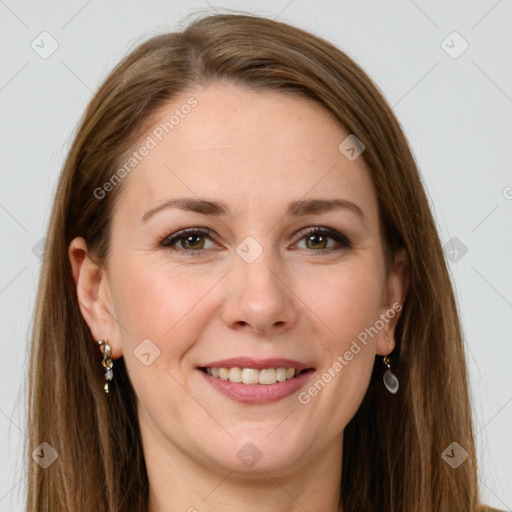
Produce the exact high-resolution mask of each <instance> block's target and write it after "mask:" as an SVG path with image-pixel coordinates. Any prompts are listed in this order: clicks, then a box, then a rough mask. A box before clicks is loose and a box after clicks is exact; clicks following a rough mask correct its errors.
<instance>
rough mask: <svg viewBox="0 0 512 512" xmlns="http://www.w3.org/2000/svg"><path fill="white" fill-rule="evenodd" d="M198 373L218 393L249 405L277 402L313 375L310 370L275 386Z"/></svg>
mask: <svg viewBox="0 0 512 512" xmlns="http://www.w3.org/2000/svg"><path fill="white" fill-rule="evenodd" d="M197 371H198V372H199V373H200V374H201V375H202V376H203V377H204V378H205V379H206V381H207V382H208V383H209V384H211V385H212V386H213V387H214V388H215V389H216V390H217V391H220V392H221V393H223V394H224V395H226V396H228V397H229V398H231V399H233V400H235V401H237V402H241V403H244V404H248V405H260V404H269V403H272V402H277V401H278V400H281V399H282V398H285V397H287V396H288V395H291V394H292V393H293V392H295V391H298V390H299V389H300V388H301V387H302V386H303V385H304V384H305V382H306V381H307V380H308V379H309V377H310V375H311V374H312V373H313V370H312V369H309V370H307V371H304V372H302V373H301V374H300V375H299V376H298V377H294V378H293V379H288V380H285V381H284V382H276V383H275V384H243V383H241V382H231V381H229V380H223V379H221V378H219V377H212V376H211V375H208V374H207V373H206V372H204V371H202V370H200V369H198V370H197Z"/></svg>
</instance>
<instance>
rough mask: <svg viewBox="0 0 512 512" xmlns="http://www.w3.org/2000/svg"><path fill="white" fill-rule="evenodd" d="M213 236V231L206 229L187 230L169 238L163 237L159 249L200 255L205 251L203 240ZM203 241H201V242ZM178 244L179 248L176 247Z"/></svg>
mask: <svg viewBox="0 0 512 512" xmlns="http://www.w3.org/2000/svg"><path fill="white" fill-rule="evenodd" d="M212 236H213V231H211V230H209V229H206V228H188V229H183V230H181V231H178V232H177V233H174V234H173V235H171V236H168V237H165V238H164V239H163V240H161V241H160V246H161V247H169V248H171V249H174V250H176V251H182V252H187V253H189V254H190V255H192V254H194V255H195V254H200V253H201V251H203V250H204V249H207V248H208V247H205V240H204V239H205V238H209V239H210V240H211V237H212ZM201 239H203V240H201ZM176 243H179V244H180V245H181V247H176Z"/></svg>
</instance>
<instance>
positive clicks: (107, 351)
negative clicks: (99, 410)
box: [98, 340, 114, 395]
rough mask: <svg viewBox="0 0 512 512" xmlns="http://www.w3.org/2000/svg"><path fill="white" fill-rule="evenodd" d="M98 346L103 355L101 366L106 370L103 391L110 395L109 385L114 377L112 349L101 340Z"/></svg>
mask: <svg viewBox="0 0 512 512" xmlns="http://www.w3.org/2000/svg"><path fill="white" fill-rule="evenodd" d="M98 345H99V348H100V352H101V353H102V354H103V360H102V361H101V364H102V366H103V368H105V385H104V386H103V389H104V391H105V393H106V394H107V395H108V383H109V381H111V380H112V377H113V376H114V370H112V367H113V366H114V363H113V362H112V357H111V355H112V348H111V346H110V345H109V344H108V341H107V340H99V341H98Z"/></svg>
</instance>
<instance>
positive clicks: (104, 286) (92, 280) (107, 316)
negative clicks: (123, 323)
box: [68, 237, 122, 358]
mask: <svg viewBox="0 0 512 512" xmlns="http://www.w3.org/2000/svg"><path fill="white" fill-rule="evenodd" d="M68 255H69V260H70V262H71V268H72V272H73V279H74V281H75V285H76V294H77V299H78V305H79V307H80V312H81V313H82V316H83V317H84V320H85V321H86V322H87V325H88V326H89V329H90V331H91V334H92V336H93V338H94V340H95V341H98V340H101V339H106V340H108V342H109V344H110V346H111V347H112V358H117V357H120V356H121V355H122V352H121V345H120V337H119V329H118V325H119V324H118V322H117V320H116V316H115V310H114V305H113V303H112V299H111V295H110V287H109V282H108V276H107V271H106V270H105V269H104V268H103V267H100V266H99V265H98V264H97V263H96V262H94V261H93V259H92V257H91V256H90V255H89V252H88V249H87V244H86V242H85V240H84V238H82V237H77V238H74V239H73V240H72V241H71V243H70V244H69V248H68Z"/></svg>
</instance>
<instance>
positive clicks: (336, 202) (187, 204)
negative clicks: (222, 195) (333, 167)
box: [142, 197, 366, 223]
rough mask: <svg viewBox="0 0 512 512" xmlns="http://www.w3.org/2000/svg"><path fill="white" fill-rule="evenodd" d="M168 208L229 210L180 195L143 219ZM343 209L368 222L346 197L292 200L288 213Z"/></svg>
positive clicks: (218, 212)
mask: <svg viewBox="0 0 512 512" xmlns="http://www.w3.org/2000/svg"><path fill="white" fill-rule="evenodd" d="M168 208H177V209H180V210H185V211H189V212H195V213H200V214H203V215H212V216H215V217H221V216H223V215H226V214H227V213H228V212H229V207H228V206H226V205H225V204H223V203H220V202H217V201H209V200H206V199H200V198H199V199H198V198H194V197H180V198H175V199H169V200H168V201H165V202H164V203H162V204H160V205H158V206H156V207H154V208H151V210H148V211H147V212H146V213H144V215H143V216H142V220H143V221H144V222H147V221H148V220H149V218H150V217H152V216H153V215H155V214H156V213H158V212H160V211H162V210H165V209H168ZM341 209H345V210H349V211H352V212H353V213H355V214H357V215H358V216H359V217H361V220H362V221H363V222H364V223H366V216H365V214H364V212H363V211H362V209H361V208H360V207H359V206H358V205H357V204H355V203H353V202H351V201H348V200H346V199H310V200H298V201H292V202H291V203H290V204H289V206H288V210H287V212H286V214H287V215H291V216H293V217H301V216H305V215H312V214H319V213H328V212H331V211H335V210H341Z"/></svg>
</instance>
